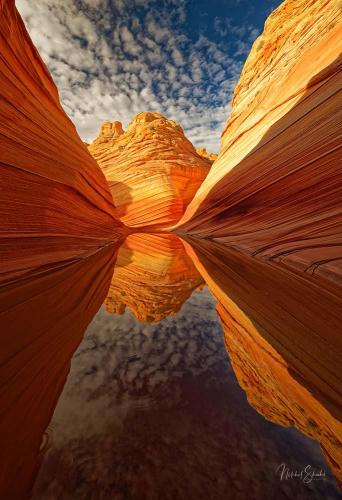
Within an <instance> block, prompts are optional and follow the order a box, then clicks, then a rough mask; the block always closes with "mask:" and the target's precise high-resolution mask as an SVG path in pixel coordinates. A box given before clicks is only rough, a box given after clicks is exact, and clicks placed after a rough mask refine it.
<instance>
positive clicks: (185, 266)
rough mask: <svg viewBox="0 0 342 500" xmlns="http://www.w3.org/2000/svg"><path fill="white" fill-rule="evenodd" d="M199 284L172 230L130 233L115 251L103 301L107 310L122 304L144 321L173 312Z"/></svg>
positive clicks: (117, 309)
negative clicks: (114, 262) (152, 232)
mask: <svg viewBox="0 0 342 500" xmlns="http://www.w3.org/2000/svg"><path fill="white" fill-rule="evenodd" d="M202 284H203V279H202V277H201V275H200V274H199V273H198V272H197V270H196V268H195V267H194V265H193V263H192V261H191V259H190V258H189V257H188V255H187V253H186V252H185V250H184V246H183V244H182V242H181V240H180V239H179V238H177V237H176V236H175V235H173V234H146V233H145V234H144V233H143V234H139V233H136V234H131V235H129V236H128V237H127V238H126V240H125V242H124V243H123V245H122V246H121V247H120V250H119V252H118V256H117V261H116V264H115V268H114V273H113V278H112V282H111V285H110V288H109V292H108V296H107V299H106V301H105V304H106V309H107V311H108V312H111V313H116V314H123V312H124V311H125V309H126V306H127V307H128V308H129V309H130V310H131V311H132V313H133V314H134V316H135V317H136V318H137V319H138V320H139V321H143V322H145V323H154V322H157V321H161V320H162V319H164V318H166V317H167V316H170V315H174V314H176V313H177V312H178V311H179V309H180V308H181V307H182V305H183V303H184V302H185V301H186V300H187V299H188V298H189V297H190V295H191V294H192V292H193V290H195V289H196V288H199V287H200V286H201V285H202Z"/></svg>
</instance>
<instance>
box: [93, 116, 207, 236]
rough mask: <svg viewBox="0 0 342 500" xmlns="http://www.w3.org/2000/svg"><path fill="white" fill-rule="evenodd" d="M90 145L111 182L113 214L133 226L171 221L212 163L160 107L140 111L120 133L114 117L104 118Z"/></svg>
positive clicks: (157, 225)
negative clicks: (106, 121)
mask: <svg viewBox="0 0 342 500" xmlns="http://www.w3.org/2000/svg"><path fill="white" fill-rule="evenodd" d="M89 151H90V152H91V154H92V155H93V157H94V158H95V159H96V161H97V162H98V164H99V165H100V167H101V169H102V171H103V173H104V174H105V176H106V179H107V181H108V183H109V185H110V189H111V192H112V195H113V199H114V204H115V206H116V207H117V208H116V210H115V215H116V216H117V217H118V218H120V220H121V221H122V222H123V223H124V224H125V225H127V226H130V227H134V228H141V227H146V228H149V229H161V228H165V227H168V226H172V225H174V224H175V223H176V222H177V221H178V220H179V219H180V217H181V216H182V214H183V213H184V210H185V208H186V207H187V205H188V204H189V202H190V201H191V200H192V198H193V196H194V194H195V193H196V191H197V189H198V187H199V186H200V184H201V183H202V182H203V180H204V178H205V177H206V175H207V174H208V171H209V168H210V165H211V161H210V160H208V159H206V158H203V157H201V156H200V155H199V154H197V152H196V150H195V148H194V146H193V145H192V144H191V142H190V141H189V140H188V139H187V138H186V137H185V135H184V132H183V130H182V128H181V127H180V126H179V125H178V124H177V123H176V122H174V121H172V120H167V119H166V118H164V117H163V116H162V115H160V114H159V113H139V114H138V115H137V116H136V117H135V118H134V120H133V121H132V122H131V123H130V125H129V127H128V129H127V130H126V132H125V133H122V128H121V124H120V123H119V122H114V123H105V124H104V125H102V128H101V131H100V134H99V136H98V137H97V138H96V139H95V140H94V141H93V142H92V144H90V146H89Z"/></svg>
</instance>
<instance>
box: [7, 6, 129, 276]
mask: <svg viewBox="0 0 342 500" xmlns="http://www.w3.org/2000/svg"><path fill="white" fill-rule="evenodd" d="M0 25H1V30H0V219H1V226H0V253H1V261H2V269H1V278H0V281H1V282H6V281H8V280H12V279H14V278H15V279H17V278H18V277H19V276H23V275H25V276H27V275H28V274H29V273H31V274H32V273H33V272H35V271H36V272H39V269H40V268H43V267H44V266H47V265H49V266H52V265H53V266H55V265H57V264H58V263H61V262H66V261H69V260H70V259H75V258H79V257H80V256H84V255H88V254H91V253H93V252H95V251H97V250H98V249H99V248H100V247H101V246H103V245H104V244H105V243H106V242H108V241H110V240H114V239H115V238H116V235H117V233H118V231H119V230H120V227H122V224H121V223H120V222H119V221H117V220H115V217H114V206H113V201H112V197H111V194H110V191H109V189H108V185H107V182H106V179H105V177H104V175H103V173H102V172H101V170H100V169H99V167H98V165H97V164H96V162H95V161H94V159H93V158H92V157H91V155H90V154H89V152H88V151H87V148H86V147H85V145H84V144H83V143H82V141H81V139H80V138H79V136H78V134H77V132H76V129H75V127H74V125H73V124H72V122H71V121H70V119H69V118H68V117H67V115H66V114H65V112H64V111H63V109H62V107H61V105H60V102H59V98H58V92H57V89H56V87H55V84H54V82H53V81H52V78H51V76H50V74H49V72H48V70H47V68H46V66H45V64H44V63H43V61H42V60H41V58H40V56H39V54H38V52H37V50H36V49H35V47H34V45H33V44H32V41H31V39H30V37H29V35H28V33H27V31H26V29H25V26H24V24H23V22H22V20H21V18H20V16H19V14H18V12H17V10H16V8H15V5H14V0H0Z"/></svg>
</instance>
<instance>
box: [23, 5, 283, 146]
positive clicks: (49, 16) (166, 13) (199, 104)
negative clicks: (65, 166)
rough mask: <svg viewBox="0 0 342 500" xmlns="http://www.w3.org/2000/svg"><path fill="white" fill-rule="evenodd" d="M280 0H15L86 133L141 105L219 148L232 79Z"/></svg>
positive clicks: (127, 116) (90, 135)
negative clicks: (174, 121)
mask: <svg viewBox="0 0 342 500" xmlns="http://www.w3.org/2000/svg"><path fill="white" fill-rule="evenodd" d="M280 3H281V2H280V1H279V0H255V1H251V0H35V1H34V2H33V1H32V0H16V5H17V8H18V10H19V12H20V14H21V15H22V17H23V19H24V21H25V24H26V27H27V29H28V31H29V33H30V35H31V37H32V39H33V42H34V43H35V45H36V47H37V48H38V50H39V52H40V54H41V56H42V58H43V60H44V61H45V63H46V64H47V66H48V68H49V70H50V72H51V74H52V76H53V78H54V81H55V83H56V85H57V87H58V89H59V94H60V98H61V102H62V105H63V107H64V109H65V111H66V112H67V114H68V115H69V116H70V118H71V120H72V121H73V122H74V124H75V125H76V128H77V130H78V133H79V135H80V136H81V138H82V139H83V140H84V141H86V142H91V141H92V140H93V139H94V138H95V137H96V136H97V135H98V132H99V128H100V125H101V123H103V122H104V121H115V120H119V121H121V122H122V124H123V127H124V128H126V127H127V125H128V124H129V122H130V121H131V120H132V119H133V118H134V116H135V115H136V114H137V113H140V112H141V111H157V112H159V113H162V114H163V115H164V116H165V117H166V118H169V119H172V120H176V121H177V122H178V123H179V124H180V125H181V126H182V127H183V129H184V131H185V134H186V136H187V137H188V138H189V139H190V140H191V142H192V143H193V144H194V145H195V146H196V147H197V148H199V147H206V148H207V150H208V151H213V152H217V151H218V150H219V145H220V135H221V132H222V130H223V128H224V124H225V122H226V120H227V119H228V116H229V113H230V101H231V98H232V93H233V90H234V87H235V85H236V83H237V81H238V79H239V75H240V72H241V69H242V67H243V64H244V62H245V60H246V57H247V55H248V53H249V51H250V48H251V46H252V43H253V42H254V40H255V39H256V38H257V36H258V35H259V34H260V33H261V32H262V29H263V25H264V22H265V20H266V18H267V17H268V15H269V14H270V13H271V11H272V10H274V8H276V7H277V6H278V5H279V4H280Z"/></svg>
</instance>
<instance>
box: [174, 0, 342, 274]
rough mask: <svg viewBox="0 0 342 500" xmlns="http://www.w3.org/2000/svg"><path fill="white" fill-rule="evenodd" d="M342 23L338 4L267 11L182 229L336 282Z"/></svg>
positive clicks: (290, 1) (341, 195) (341, 191)
mask: <svg viewBox="0 0 342 500" xmlns="http://www.w3.org/2000/svg"><path fill="white" fill-rule="evenodd" d="M340 19H341V8H340V2H338V0H327V1H321V0H309V1H308V0H286V1H285V2H284V3H283V4H281V5H280V7H278V8H277V9H276V10H275V11H274V12H273V13H272V14H271V16H270V17H269V18H268V20H267V21H266V24H265V30H264V32H263V34H262V35H261V36H260V37H259V38H258V39H257V40H256V41H255V43H254V45H253V48H252V50H251V53H250V55H249V57H248V59H247V61H246V64H245V66H244V69H243V71H242V74H241V78H240V80H239V82H238V84H237V87H236V89H235V92H234V98H233V102H232V114H231V116H230V118H229V120H228V122H227V125H226V127H225V129H224V131H223V134H222V147H221V151H220V153H219V157H218V159H217V160H216V161H215V163H214V164H213V166H212V167H211V169H210V173H209V175H208V176H207V178H206V179H205V181H204V182H203V184H202V185H201V186H200V188H199V190H198V192H197V193H196V196H195V198H194V199H193V201H192V202H191V203H190V205H189V206H188V208H187V210H186V212H185V215H184V217H183V218H182V220H181V221H180V227H179V229H178V230H179V231H180V232H184V233H189V232H190V233H192V234H193V235H195V236H198V237H201V238H205V237H209V238H213V239H215V240H217V241H221V242H224V243H226V244H228V245H230V246H233V247H235V248H239V249H240V250H242V251H244V252H246V253H248V254H252V255H255V256H257V257H260V258H263V259H271V260H277V261H280V262H282V263H283V264H285V265H287V266H292V267H295V268H298V269H301V270H303V271H305V272H307V273H311V274H313V273H314V274H317V273H318V274H320V275H324V276H325V277H326V278H328V279H333V280H340V279H342V266H341V263H342V260H341V255H342V211H341V202H340V200H341V199H342V165H341V150H340V147H341V142H340V139H339V138H338V136H339V133H340V132H339V131H341V123H342V115H341V106H340V104H339V103H340V101H339V94H338V91H339V90H340V84H341V79H340V76H339V70H340V68H341V57H340V53H341V49H342V45H341V40H342V37H341V24H340V22H339V21H340Z"/></svg>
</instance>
